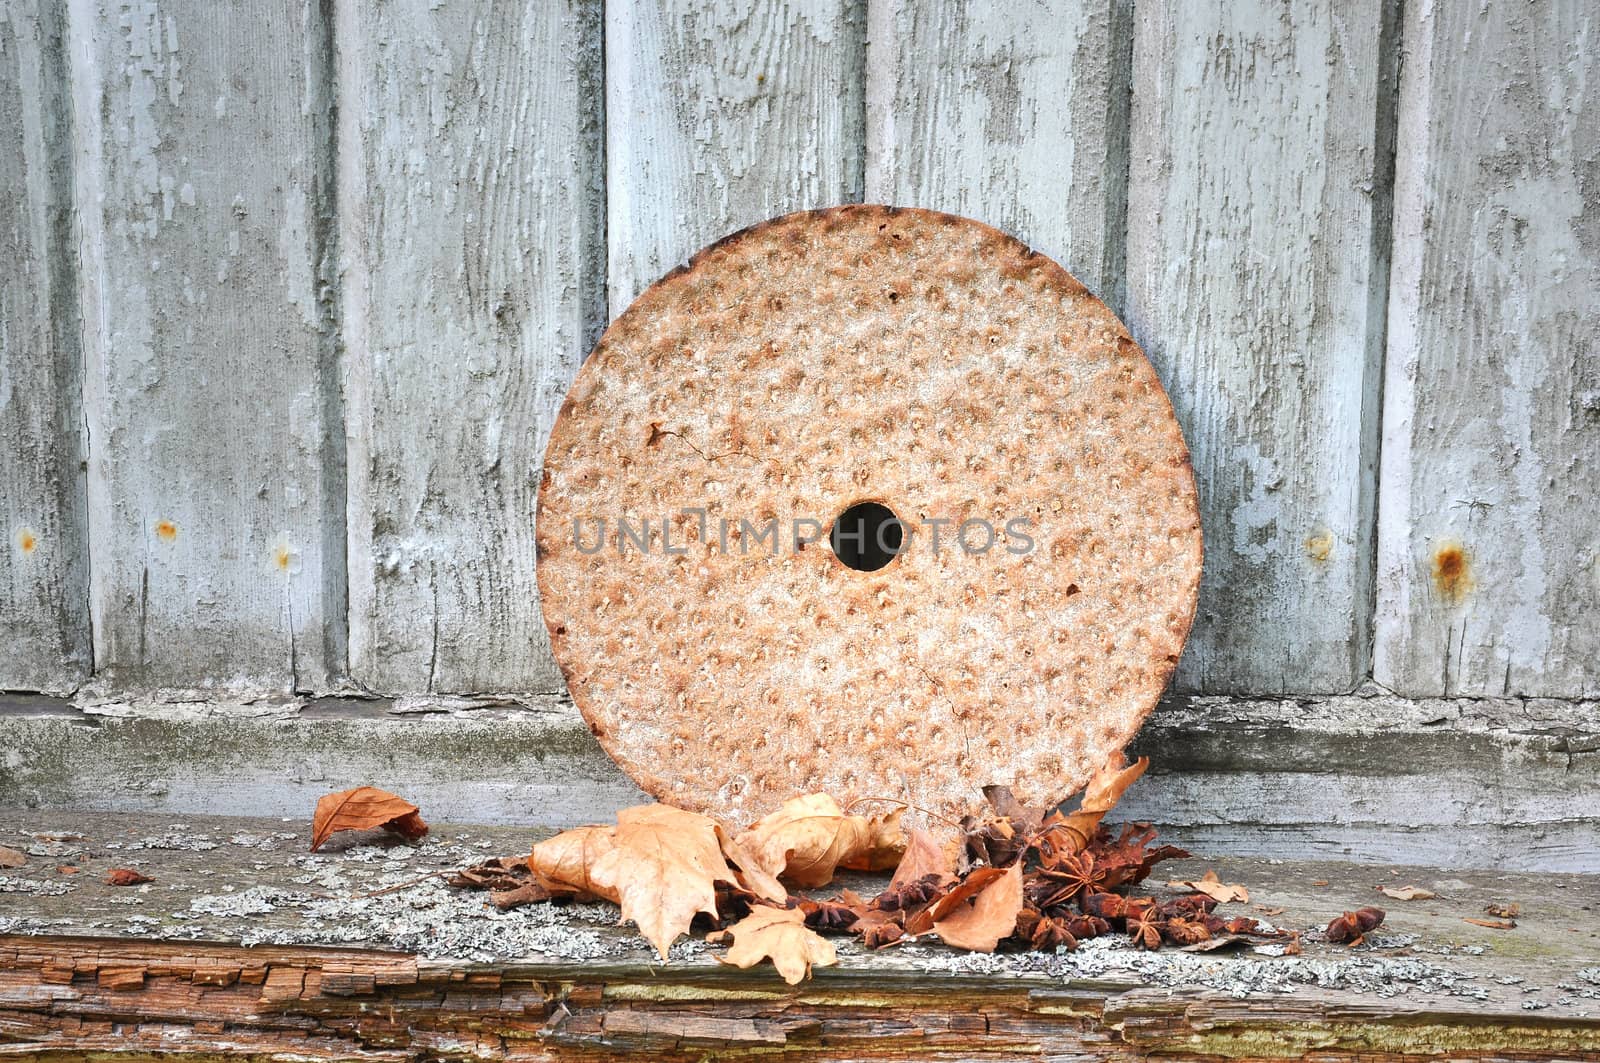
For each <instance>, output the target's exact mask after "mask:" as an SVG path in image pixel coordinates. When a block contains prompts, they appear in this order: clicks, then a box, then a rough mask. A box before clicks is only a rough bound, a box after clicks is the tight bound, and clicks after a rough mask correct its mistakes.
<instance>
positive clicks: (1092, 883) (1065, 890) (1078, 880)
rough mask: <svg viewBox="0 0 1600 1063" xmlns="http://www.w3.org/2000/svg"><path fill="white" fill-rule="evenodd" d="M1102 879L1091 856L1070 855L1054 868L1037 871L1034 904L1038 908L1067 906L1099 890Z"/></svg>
mask: <svg viewBox="0 0 1600 1063" xmlns="http://www.w3.org/2000/svg"><path fill="white" fill-rule="evenodd" d="M1104 878H1105V875H1104V874H1103V873H1102V872H1101V871H1100V869H1099V868H1098V867H1097V866H1096V863H1095V858H1094V854H1093V853H1069V854H1067V855H1064V856H1062V857H1061V858H1060V859H1059V860H1057V861H1056V864H1055V866H1053V867H1049V868H1040V869H1039V872H1038V874H1037V876H1036V878H1035V885H1034V890H1033V900H1034V902H1035V903H1036V904H1038V906H1039V907H1040V908H1050V907H1053V906H1054V905H1058V904H1066V903H1067V902H1068V901H1070V900H1072V898H1074V897H1076V896H1078V895H1079V894H1081V893H1085V892H1093V891H1095V890H1098V889H1099V888H1100V884H1101V882H1102V881H1103V880H1104Z"/></svg>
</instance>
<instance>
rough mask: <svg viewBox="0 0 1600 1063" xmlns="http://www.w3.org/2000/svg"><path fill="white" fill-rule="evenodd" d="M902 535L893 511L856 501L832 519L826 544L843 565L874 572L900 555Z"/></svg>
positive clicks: (901, 529)
mask: <svg viewBox="0 0 1600 1063" xmlns="http://www.w3.org/2000/svg"><path fill="white" fill-rule="evenodd" d="M905 534H906V532H905V525H904V524H902V523H901V522H900V518H899V517H897V516H895V515H894V510H892V509H890V508H889V507H888V506H886V505H884V504H883V503H882V502H857V503H856V504H855V505H853V506H849V507H848V508H846V509H845V511H844V512H842V513H840V514H839V515H838V516H837V517H835V518H834V521H833V530H832V531H830V532H829V533H828V545H829V546H831V547H833V556H835V557H837V558H838V559H839V561H840V563H841V564H843V565H844V566H845V567H846V568H853V569H855V570H856V571H857V572H876V571H878V569H880V568H882V567H883V566H885V565H887V564H888V563H889V562H891V561H893V560H894V559H895V558H896V557H898V556H900V551H901V549H902V548H903V546H904V544H905Z"/></svg>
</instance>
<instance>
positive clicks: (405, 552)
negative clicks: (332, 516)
mask: <svg viewBox="0 0 1600 1063" xmlns="http://www.w3.org/2000/svg"><path fill="white" fill-rule="evenodd" d="M338 12H339V15H338V31H337V32H338V36H339V40H340V53H341V59H340V83H341V86H342V92H343V99H344V110H343V112H342V114H341V122H340V126H341V128H340V136H339V139H340V154H341V167H342V175H341V185H340V187H341V190H342V196H343V203H342V206H343V208H344V217H343V220H342V225H343V227H344V238H345V239H344V246H345V249H346V274H345V325H346V341H347V345H348V349H349V380H348V383H349V400H348V401H349V420H350V508H349V521H350V578H351V655H352V667H353V671H354V674H355V676H356V678H357V679H358V680H359V681H360V682H361V683H363V684H365V685H367V686H368V687H371V688H372V689H374V690H380V691H386V692H398V691H421V690H427V691H445V692H477V691H519V690H520V691H541V690H559V689H560V688H561V678H560V673H559V672H558V670H557V669H556V667H555V662H554V660H553V659H552V657H551V656H550V649H549V643H548V641H547V638H546V635H545V630H544V624H543V622H542V621H541V619H540V615H539V606H538V585H537V581H536V578H535V561H536V559H535V555H534V541H535V540H534V529H533V520H534V509H535V504H536V498H537V492H538V485H539V476H540V462H541V459H542V455H543V453H544V442H545V437H546V435H547V434H548V432H549V429H550V425H551V423H552V422H553V420H554V417H555V413H556V411H557V409H559V407H560V404H561V400H562V398H563V397H564V396H565V394H566V388H567V385H568V383H570V381H571V379H572V376H573V375H574V374H575V373H576V372H577V367H578V365H579V364H580V363H581V362H582V361H583V357H584V355H585V354H586V353H587V352H588V349H589V347H590V346H591V345H592V343H593V341H594V339H595V336H596V333H597V331H598V328H599V326H600V325H602V324H603V323H604V319H605V310H604V305H605V304H604V299H605V294H604V236H603V233H604V228H603V225H604V219H603V214H602V211H603V204H604V190H603V186H604V161H603V157H602V140H601V136H602V134H601V129H602V119H603V112H602V107H603V95H602V83H603V66H602V57H601V42H600V4H599V0H520V2H515V3H497V2H494V0H453V2H451V3H446V4H440V3H435V2H432V0H341V3H340V5H339V8H338Z"/></svg>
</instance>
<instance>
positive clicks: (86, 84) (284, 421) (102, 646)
mask: <svg viewBox="0 0 1600 1063" xmlns="http://www.w3.org/2000/svg"><path fill="white" fill-rule="evenodd" d="M68 6H69V18H70V22H71V34H72V41H73V46H72V62H73V69H72V81H73V89H74V96H75V107H74V123H75V126H76V130H77V145H78V154H77V159H76V165H77V179H78V184H77V189H76V194H77V202H78V205H79V211H80V214H81V217H82V225H83V246H82V260H83V261H82V267H83V279H82V289H83V297H82V303H83V307H84V341H85V352H84V360H85V376H86V383H85V402H84V405H85V414H86V419H87V423H88V433H89V478H88V499H89V529H90V538H91V543H92V545H91V551H90V552H91V559H92V571H91V588H90V590H91V593H90V604H91V615H92V618H93V623H94V631H95V665H96V670H97V672H98V673H99V674H100V676H101V677H102V678H103V679H104V681H105V682H106V683H108V684H115V685H121V686H146V687H181V688H192V687H204V688H206V689H214V688H217V687H224V688H234V689H240V690H249V689H265V690H279V691H281V690H285V689H289V688H300V687H303V688H310V689H326V688H327V687H328V685H329V684H330V683H332V682H333V681H335V678H336V677H337V676H338V675H339V674H340V673H341V672H342V670H343V667H344V645H343V643H344V637H343V623H342V617H343V615H344V594H343V586H344V573H343V555H344V551H343V527H342V499H343V465H344V459H343V447H342V438H341V436H340V433H339V427H338V426H339V423H340V419H341V418H340V414H339V410H338V392H337V389H336V388H335V387H334V386H333V385H334V384H335V383H336V381H335V380H334V378H333V375H332V369H333V360H334V354H335V347H334V341H335V338H334V334H333V329H332V322H331V317H330V314H329V306H328V301H327V300H328V294H329V290H328V284H329V282H330V279H331V278H330V276H329V274H328V268H329V266H331V263H330V262H329V261H328V256H329V255H330V254H331V251H332V248H331V245H330V239H329V238H330V221H331V218H332V212H333V209H334V204H333V201H332V199H331V188H330V184H329V180H328V177H329V174H328V172H327V168H328V162H329V158H330V156H329V154H328V151H327V148H328V145H329V133H330V129H329V117H330V113H331V104H330V100H329V96H328V89H329V84H330V82H329V78H328V70H327V67H328V56H329V41H328V37H327V32H326V26H324V25H323V24H322V21H321V17H320V10H321V5H320V4H319V3H317V2H316V0H275V2H274V3H271V4H218V3H213V2H211V0H163V2H161V3H156V2H155V0H124V2H119V3H110V2H109V0H72V2H71V3H70V4H69V5H68Z"/></svg>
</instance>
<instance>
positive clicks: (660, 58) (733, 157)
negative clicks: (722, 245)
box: [606, 0, 865, 317]
mask: <svg viewBox="0 0 1600 1063" xmlns="http://www.w3.org/2000/svg"><path fill="white" fill-rule="evenodd" d="M864 34H865V27H864V19H863V17H862V11H861V10H860V7H859V5H857V4H856V3H853V2H852V0H820V2H814V3H812V2H804V3H803V2H799V0H756V2H755V3H750V4H741V3H730V2H726V0H718V2H715V3H709V4H708V3H704V2H702V0H663V2H661V3H651V4H632V3H620V4H611V5H608V6H607V9H606V113H607V122H606V160H607V162H606V173H607V198H608V200H609V207H608V215H607V216H608V229H607V235H608V239H609V244H610V258H609V269H608V273H609V278H610V283H609V290H610V310H611V314H612V316H613V317H614V316H616V315H617V314H619V313H621V312H622V311H623V310H625V309H627V307H628V304H629V303H630V302H632V301H633V298H634V296H636V295H638V294H639V292H641V291H643V290H644V288H645V287H646V286H647V285H649V284H650V283H651V282H653V281H655V280H656V279H657V278H659V277H660V276H661V275H662V274H664V273H666V272H667V271H668V270H670V269H672V268H673V267H675V266H678V265H680V264H681V263H683V262H684V261H686V260H687V259H688V257H689V256H690V255H691V254H693V253H694V252H695V251H698V250H699V249H700V248H701V247H703V246H705V245H706V244H708V243H710V242H712V241H713V240H716V239H718V238H719V237H722V236H725V235H726V234H728V233H730V232H733V231H734V230H736V229H740V228H743V227H744V226H746V225H751V224H754V223H755V222H758V221H763V220H765V219H767V218H770V217H772V216H773V215H777V214H784V213H787V212H789V211H793V210H804V209H809V208H813V207H825V206H833V205H835V204H838V203H844V202H856V201H859V200H860V198H861V188H862V176H861V160H862V142H863V129H862V91H863V83H864V78H863V74H862V61H863V54H864V51H865V37H864Z"/></svg>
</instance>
